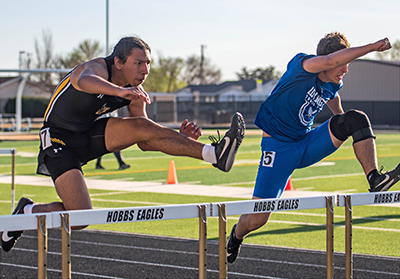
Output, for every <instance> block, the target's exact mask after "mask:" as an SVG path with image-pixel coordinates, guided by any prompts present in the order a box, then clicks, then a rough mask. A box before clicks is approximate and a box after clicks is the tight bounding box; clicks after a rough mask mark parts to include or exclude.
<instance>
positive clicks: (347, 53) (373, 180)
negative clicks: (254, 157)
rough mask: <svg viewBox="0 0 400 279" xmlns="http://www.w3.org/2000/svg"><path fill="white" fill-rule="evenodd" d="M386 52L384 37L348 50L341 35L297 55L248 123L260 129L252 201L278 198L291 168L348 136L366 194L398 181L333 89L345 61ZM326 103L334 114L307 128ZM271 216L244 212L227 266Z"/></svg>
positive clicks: (365, 125)
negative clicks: (364, 180) (381, 165)
mask: <svg viewBox="0 0 400 279" xmlns="http://www.w3.org/2000/svg"><path fill="white" fill-rule="evenodd" d="M390 48H391V45H390V42H389V40H388V39H382V40H380V41H377V42H376V43H371V44H367V45H364V46H361V47H352V48H350V44H349V42H348V41H347V39H346V38H345V36H343V35H342V34H340V33H338V32H332V33H330V34H327V35H326V36H325V37H324V38H322V39H321V40H320V42H319V44H318V47H317V55H306V54H304V53H299V54H297V55H296V56H295V57H294V58H293V59H292V60H291V61H290V62H289V63H288V66H287V71H286V72H285V73H284V75H283V76H282V78H281V79H280V80H279V82H278V83H277V85H276V87H275V88H274V90H273V91H272V93H271V95H270V96H269V97H268V98H267V99H266V100H265V101H264V102H263V104H262V105H261V107H260V109H259V111H258V114H257V116H256V119H255V121H254V123H255V124H256V125H257V126H258V127H259V128H260V129H261V130H262V131H263V138H262V142H261V148H262V157H261V161H260V165H259V169H258V174H257V179H256V184H255V188H254V193H253V199H260V198H262V199H266V198H279V197H280V196H281V195H282V193H283V191H284V189H285V187H286V185H287V182H288V179H289V178H290V176H291V174H292V173H293V171H294V170H295V169H298V168H304V167H307V166H310V165H312V164H314V163H316V162H318V161H320V160H321V159H323V158H325V157H326V156H328V155H330V154H331V153H333V152H335V151H336V150H337V149H338V148H339V147H340V146H341V145H342V144H343V142H344V141H345V140H346V139H347V138H348V137H349V136H352V138H353V148H354V152H355V155H356V157H357V159H358V161H359V162H360V164H361V166H362V168H363V170H364V172H365V175H366V176H367V180H368V181H369V185H370V189H369V190H370V191H371V192H378V191H387V190H388V189H389V188H390V187H391V186H393V185H394V184H395V183H396V182H397V181H398V180H399V178H400V177H399V175H400V164H399V165H398V166H397V167H396V168H395V169H394V170H393V171H390V172H387V173H384V174H382V173H380V172H378V170H377V156H376V149H375V136H374V134H373V131H372V129H371V125H370V122H369V119H368V117H367V115H366V114H365V113H363V112H362V111H358V110H350V111H347V112H346V113H344V111H343V109H342V105H341V101H340V96H339V94H338V91H339V90H340V89H341V88H342V85H343V82H342V79H343V76H344V75H345V74H346V73H347V72H348V63H350V62H351V61H353V60H355V59H357V58H359V57H361V56H363V55H366V54H367V53H370V52H373V51H385V50H388V49H390ZM325 105H327V106H328V107H329V108H330V110H331V111H332V112H333V114H334V116H333V117H332V118H331V119H330V120H328V121H326V122H325V123H323V124H322V125H321V126H319V127H317V128H315V129H313V128H312V125H313V124H314V118H315V115H316V114H317V113H318V112H320V111H321V110H322V108H323V107H324V106H325ZM270 215H271V213H260V214H244V215H242V216H241V217H240V219H239V222H238V223H237V224H236V225H234V226H233V228H232V232H231V234H230V237H229V240H228V245H227V246H228V247H227V248H228V251H227V252H228V262H230V263H233V262H234V261H235V260H236V258H237V256H238V254H239V250H240V245H241V243H242V241H243V238H244V237H245V236H246V235H247V234H249V233H250V232H252V231H254V230H256V229H258V228H260V227H261V226H263V225H264V224H265V223H266V222H267V221H268V219H269V217H270Z"/></svg>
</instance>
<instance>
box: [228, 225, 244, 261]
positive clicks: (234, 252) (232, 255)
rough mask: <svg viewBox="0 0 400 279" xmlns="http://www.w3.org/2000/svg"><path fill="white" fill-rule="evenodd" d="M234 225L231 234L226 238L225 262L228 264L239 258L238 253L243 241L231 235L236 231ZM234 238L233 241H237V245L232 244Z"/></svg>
mask: <svg viewBox="0 0 400 279" xmlns="http://www.w3.org/2000/svg"><path fill="white" fill-rule="evenodd" d="M236 225H237V224H235V225H234V226H233V228H232V231H231V234H230V235H229V238H228V244H227V260H228V263H234V262H235V261H236V259H237V257H238V256H239V252H240V245H241V244H242V241H243V240H240V239H237V238H236V237H235V236H234V235H233V234H234V232H235V229H236ZM234 238H235V241H236V242H237V241H239V243H234Z"/></svg>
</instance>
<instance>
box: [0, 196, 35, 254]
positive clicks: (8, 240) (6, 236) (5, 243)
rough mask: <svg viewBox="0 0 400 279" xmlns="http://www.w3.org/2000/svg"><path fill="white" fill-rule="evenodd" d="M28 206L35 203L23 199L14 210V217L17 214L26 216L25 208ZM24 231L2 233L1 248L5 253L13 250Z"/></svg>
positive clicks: (28, 199)
mask: <svg viewBox="0 0 400 279" xmlns="http://www.w3.org/2000/svg"><path fill="white" fill-rule="evenodd" d="M27 204H33V201H32V200H31V199H30V198H21V199H20V200H19V202H18V204H17V206H16V207H15V209H14V212H13V213H12V214H13V215H16V214H24V207H25V205H27ZM23 232H24V231H15V232H2V233H1V247H2V248H3V250H4V251H5V252H8V251H10V250H11V248H13V247H14V244H15V242H17V239H18V238H19V237H20V236H21V234H22V233H23Z"/></svg>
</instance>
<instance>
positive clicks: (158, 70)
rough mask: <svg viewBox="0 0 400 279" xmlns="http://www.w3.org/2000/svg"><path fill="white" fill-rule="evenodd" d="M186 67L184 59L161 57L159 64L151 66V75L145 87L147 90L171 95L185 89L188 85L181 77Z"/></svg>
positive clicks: (155, 63)
mask: <svg viewBox="0 0 400 279" xmlns="http://www.w3.org/2000/svg"><path fill="white" fill-rule="evenodd" d="M184 66H185V65H184V61H183V59H182V58H163V57H162V56H160V58H159V59H158V62H153V63H152V65H151V71H150V72H151V73H150V75H149V76H148V77H147V79H146V81H145V83H144V85H143V86H144V88H145V90H146V91H148V92H167V93H171V92H174V91H176V90H178V89H179V88H182V87H185V85H186V84H185V82H184V81H183V80H182V78H181V76H180V75H181V71H182V69H183V67H184Z"/></svg>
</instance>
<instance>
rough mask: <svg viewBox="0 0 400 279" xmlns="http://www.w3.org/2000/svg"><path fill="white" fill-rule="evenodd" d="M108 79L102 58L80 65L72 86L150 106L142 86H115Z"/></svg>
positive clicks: (73, 74) (88, 91) (73, 75)
mask: <svg viewBox="0 0 400 279" xmlns="http://www.w3.org/2000/svg"><path fill="white" fill-rule="evenodd" d="M107 79H108V71H107V65H106V64H105V62H104V60H103V59H102V58H97V59H93V60H90V61H88V62H86V63H83V64H81V65H79V66H78V67H77V68H76V69H75V70H74V71H73V72H72V74H71V84H72V86H74V87H75V88H76V89H78V90H80V91H83V92H87V93H91V94H104V95H111V96H118V97H121V98H125V99H128V100H137V99H139V98H140V99H143V100H144V101H145V102H146V103H148V104H150V98H149V96H148V94H147V93H146V92H145V91H144V89H143V87H142V86H141V85H138V86H133V87H129V88H125V87H123V86H125V84H114V83H111V82H109V81H108V80H107Z"/></svg>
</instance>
